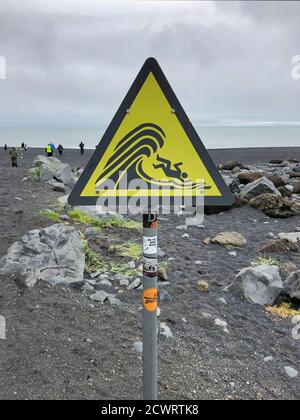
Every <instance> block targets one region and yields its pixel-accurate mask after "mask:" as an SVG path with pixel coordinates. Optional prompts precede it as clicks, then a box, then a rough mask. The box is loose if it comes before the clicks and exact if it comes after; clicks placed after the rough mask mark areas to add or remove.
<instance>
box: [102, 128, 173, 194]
mask: <svg viewBox="0 0 300 420" xmlns="http://www.w3.org/2000/svg"><path fill="white" fill-rule="evenodd" d="M165 137H166V135H165V133H164V131H163V130H162V128H161V127H159V126H158V125H156V124H152V123H145V124H141V125H139V126H138V127H136V128H135V129H134V130H132V131H130V132H129V133H128V134H126V136H124V137H123V138H122V140H121V141H120V142H119V143H118V144H117V146H116V148H115V150H114V155H113V156H112V157H111V158H110V159H109V160H108V162H107V164H106V165H105V168H104V171H103V172H102V173H101V175H100V176H99V177H98V179H97V181H96V184H98V185H97V187H98V188H99V187H100V186H101V185H99V182H100V181H101V180H102V181H105V180H106V179H111V180H113V181H114V182H115V184H116V186H118V184H119V182H120V179H119V177H120V173H124V172H126V171H129V170H132V171H134V172H135V178H139V175H138V173H137V172H136V168H137V167H138V165H139V163H141V162H142V161H143V160H144V159H145V158H149V157H150V156H151V155H152V154H154V153H157V151H158V150H160V149H161V148H162V147H163V146H164V143H165Z"/></svg>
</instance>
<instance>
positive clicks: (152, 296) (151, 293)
mask: <svg viewBox="0 0 300 420" xmlns="http://www.w3.org/2000/svg"><path fill="white" fill-rule="evenodd" d="M143 301H144V307H145V309H146V310H147V311H149V312H155V311H156V309H157V289H156V288H153V289H147V290H145V291H144V296H143Z"/></svg>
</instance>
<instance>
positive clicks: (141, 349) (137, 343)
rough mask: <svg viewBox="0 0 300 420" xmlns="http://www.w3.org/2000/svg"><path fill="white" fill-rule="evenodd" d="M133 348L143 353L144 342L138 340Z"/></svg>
mask: <svg viewBox="0 0 300 420" xmlns="http://www.w3.org/2000/svg"><path fill="white" fill-rule="evenodd" d="M133 348H134V350H135V351H136V352H137V353H143V343H142V342H141V341H136V342H135V343H134V344H133Z"/></svg>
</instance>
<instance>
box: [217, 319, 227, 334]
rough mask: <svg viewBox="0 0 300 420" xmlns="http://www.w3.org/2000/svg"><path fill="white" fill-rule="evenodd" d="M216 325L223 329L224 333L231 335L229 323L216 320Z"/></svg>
mask: <svg viewBox="0 0 300 420" xmlns="http://www.w3.org/2000/svg"><path fill="white" fill-rule="evenodd" d="M215 325H216V326H217V327H221V328H223V331H224V332H226V333H227V334H229V331H228V329H227V325H228V324H227V322H226V321H222V320H221V319H218V318H216V319H215Z"/></svg>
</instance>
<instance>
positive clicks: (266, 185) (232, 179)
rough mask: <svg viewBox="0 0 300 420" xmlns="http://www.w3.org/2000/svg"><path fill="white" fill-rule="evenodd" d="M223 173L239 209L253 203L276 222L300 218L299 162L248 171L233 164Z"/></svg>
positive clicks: (225, 168) (226, 166)
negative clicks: (279, 219) (278, 219)
mask: <svg viewBox="0 0 300 420" xmlns="http://www.w3.org/2000/svg"><path fill="white" fill-rule="evenodd" d="M220 172H221V175H222V176H223V178H224V180H225V182H226V184H227V185H228V187H229V188H230V190H231V191H232V193H233V194H234V195H235V197H236V203H235V205H234V206H235V207H240V206H243V205H245V204H247V203H249V204H250V205H251V206H253V207H255V208H256V209H258V210H260V211H262V212H264V213H265V214H266V215H268V216H269V217H274V218H286V217H290V216H294V215H297V214H300V195H299V194H300V165H299V162H298V161H296V160H295V159H289V160H286V161H282V160H272V161H270V163H267V164H258V165H255V166H254V165H249V166H247V167H246V166H244V165H242V164H241V163H240V162H234V161H230V162H226V163H225V164H224V165H222V166H221V167H220Z"/></svg>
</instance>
